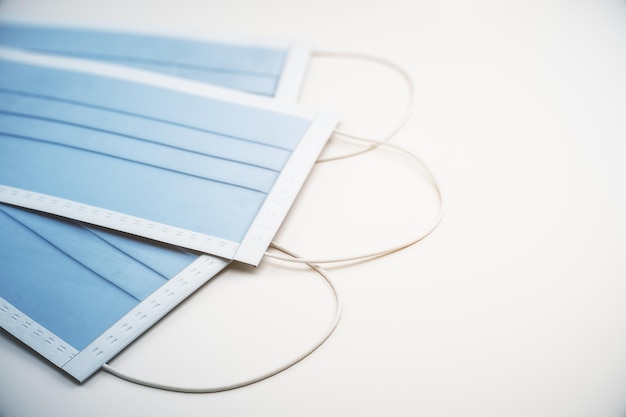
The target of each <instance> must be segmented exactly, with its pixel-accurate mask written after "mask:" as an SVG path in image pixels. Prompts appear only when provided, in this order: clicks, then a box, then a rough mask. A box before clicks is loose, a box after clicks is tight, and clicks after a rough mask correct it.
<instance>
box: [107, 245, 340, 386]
mask: <svg viewBox="0 0 626 417" xmlns="http://www.w3.org/2000/svg"><path fill="white" fill-rule="evenodd" d="M271 247H273V248H274V249H276V250H278V251H280V252H283V253H285V254H287V255H289V256H290V257H293V258H297V255H295V254H294V253H292V252H291V251H289V250H287V249H285V248H283V247H281V246H279V245H276V244H272V245H271ZM305 263H306V264H307V265H308V266H309V267H311V268H312V269H313V270H315V271H316V272H317V273H318V274H320V275H321V276H322V278H324V280H325V281H326V283H327V284H328V286H329V287H330V289H331V290H332V292H333V295H334V298H335V303H336V307H335V315H334V317H333V319H332V321H331V323H330V326H329V327H328V329H327V330H326V332H325V333H324V334H323V335H322V337H321V338H320V339H319V340H317V341H316V342H314V344H313V345H312V346H311V347H309V348H308V349H307V350H306V351H305V352H304V353H302V354H300V355H299V356H297V357H296V358H294V359H292V360H291V361H289V362H287V363H286V364H284V365H282V366H280V367H278V368H276V369H274V370H271V371H269V372H266V373H264V374H262V375H259V376H257V377H254V378H250V379H247V380H244V381H241V382H237V383H234V384H230V385H222V386H216V387H206V388H203V387H199V388H196V387H180V386H173V385H167V384H162V383H159V382H152V381H146V380H143V379H141V378H138V377H135V376H132V375H128V374H126V373H124V372H122V371H120V370H118V369H116V368H114V367H112V366H111V365H109V364H104V365H102V370H103V371H106V372H108V373H110V374H111V375H114V376H116V377H118V378H121V379H123V380H126V381H128V382H132V383H134V384H138V385H143V386H145V387H149V388H156V389H161V390H166V391H173V392H182V393H195V394H207V393H216V392H222V391H229V390H234V389H237V388H242V387H245V386H248V385H252V384H255V383H257V382H260V381H263V380H265V379H267V378H270V377H272V376H274V375H277V374H279V373H281V372H282V371H284V370H286V369H288V368H290V367H292V366H293V365H295V364H297V363H298V362H300V361H302V360H303V359H304V358H306V357H307V356H309V355H310V354H311V353H313V352H314V351H315V350H317V348H319V347H320V346H321V345H322V344H323V343H324V342H325V341H326V340H328V338H329V337H330V336H331V335H332V334H333V332H334V331H335V329H336V328H337V325H338V324H339V321H340V320H341V313H342V310H343V305H342V301H341V297H340V295H339V291H338V290H337V288H336V287H335V285H334V284H333V281H332V279H331V278H330V276H329V275H328V272H327V271H325V270H324V269H323V268H322V267H320V266H318V265H313V264H309V263H307V262H305Z"/></svg>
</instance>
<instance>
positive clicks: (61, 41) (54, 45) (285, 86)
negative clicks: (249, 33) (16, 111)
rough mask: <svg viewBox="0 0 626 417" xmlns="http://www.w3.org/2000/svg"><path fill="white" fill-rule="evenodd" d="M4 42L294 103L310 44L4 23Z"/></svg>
mask: <svg viewBox="0 0 626 417" xmlns="http://www.w3.org/2000/svg"><path fill="white" fill-rule="evenodd" d="M0 45H2V46H5V47H13V48H20V49H24V50H29V51H34V52H39V53H45V54H52V55H59V56H67V57H74V58H83V59H89V60H95V61H101V62H107V63H111V64H117V65H123V66H126V67H130V68H136V69H141V70H147V71H152V72H156V73H161V74H166V75H172V76H176V77H181V78H185V79H188V80H193V81H199V82H202V83H208V84H213V85H218V86H222V87H227V88H232V89H236V90H241V91H245V92H248V93H253V94H258V95H263V96H268V97H273V98H278V99H284V100H288V101H294V100H295V99H296V96H297V93H298V91H299V86H300V83H301V81H302V76H303V75H304V69H305V66H306V63H307V61H308V57H309V48H308V46H307V45H304V44H302V43H287V42H278V41H272V42H270V41H265V42H259V41H255V42H251V41H249V42H248V41H240V40H232V39H227V38H219V39H218V38H214V39H204V40H194V39H185V38H173V37H165V36H158V35H151V34H142V33H130V32H113V31H104V30H101V31H98V30H92V29H78V28H68V27H52V26H41V25H27V24H19V23H8V22H0Z"/></svg>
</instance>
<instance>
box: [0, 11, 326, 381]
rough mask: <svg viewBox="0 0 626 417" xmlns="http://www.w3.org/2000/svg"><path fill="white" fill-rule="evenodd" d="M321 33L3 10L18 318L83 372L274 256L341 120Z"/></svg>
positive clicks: (10, 288)
mask: <svg viewBox="0 0 626 417" xmlns="http://www.w3.org/2000/svg"><path fill="white" fill-rule="evenodd" d="M308 56H309V49H308V47H307V46H306V45H301V44H290V43H276V42H259V41H253V42H249V41H242V40H232V39H223V38H219V39H218V38H214V39H203V40H201V41H199V40H190V39H175V38H170V37H157V36H152V35H145V34H137V33H116V32H108V31H94V30H83V29H74V28H63V27H41V26H30V25H22V24H15V23H2V24H0V233H1V235H2V238H1V239H0V258H1V259H0V264H1V265H2V268H1V272H0V326H1V327H3V328H4V329H5V330H7V331H8V332H9V333H11V334H12V335H14V336H15V337H17V338H18V339H20V340H21V341H22V342H24V343H25V344H26V345H28V346H30V347H31V348H32V349H34V350H35V351H37V352H38V353H39V354H41V355H42V356H43V357H45V358H46V359H48V360H50V361H51V362H52V363H54V364H55V365H57V366H58V367H60V368H61V369H63V370H64V371H66V372H67V373H69V374H70V375H72V376H73V377H74V378H76V379H77V380H79V381H83V380H85V379H86V378H88V377H89V376H90V375H92V374H93V372H95V371H96V370H98V369H100V367H101V366H102V365H103V364H104V363H106V362H107V361H108V360H109V359H111V358H112V357H113V356H114V355H116V354H117V353H118V352H120V351H121V350H122V349H123V348H124V347H125V346H127V345H128V344H129V343H131V342H132V341H133V340H134V339H136V338H137V337H138V336H139V335H140V334H142V333H143V332H144V331H145V330H147V329H148V328H149V327H150V326H151V325H153V324H154V323H155V322H156V321H157V320H159V319H160V318H161V317H163V315H165V314H166V313H167V312H168V311H170V310H171V309H172V308H173V307H174V306H176V305H177V304H178V303H180V302H181V301H182V300H184V299H185V298H186V297H187V296H189V295H190V294H191V293H192V292H193V291H195V290H196V289H197V288H198V287H200V286H201V285H202V284H204V283H205V282H206V281H207V280H209V279H210V278H212V277H214V276H215V275H216V274H217V273H219V271H221V270H222V269H223V268H225V267H226V266H227V265H228V264H229V263H230V262H231V261H233V260H235V261H241V262H245V263H248V264H252V265H257V264H258V263H259V262H260V260H261V258H262V256H263V254H264V252H265V250H266V249H267V247H268V245H269V243H270V242H271V240H272V238H273V236H274V234H275V233H276V231H277V230H278V228H279V227H280V224H281V222H282V221H283V219H284V217H285V215H286V214H287V212H288V210H289V207H290V206H291V204H292V203H293V201H294V199H295V198H296V196H297V194H298V192H299V190H300V188H301V187H302V184H303V183H304V181H305V179H306V177H307V175H308V173H309V171H310V169H311V167H312V166H313V164H314V163H315V160H316V158H317V156H318V155H319V153H320V151H321V149H322V148H323V146H324V145H325V143H326V141H327V140H328V138H329V136H330V134H331V133H332V131H333V129H334V127H335V124H336V121H337V119H336V117H335V116H334V115H332V114H328V113H324V112H319V111H317V110H314V109H308V108H303V107H300V106H297V105H295V104H293V102H294V101H295V98H296V97H297V94H298V90H299V87H300V84H301V82H302V80H303V77H304V71H305V69H306V66H307V60H308Z"/></svg>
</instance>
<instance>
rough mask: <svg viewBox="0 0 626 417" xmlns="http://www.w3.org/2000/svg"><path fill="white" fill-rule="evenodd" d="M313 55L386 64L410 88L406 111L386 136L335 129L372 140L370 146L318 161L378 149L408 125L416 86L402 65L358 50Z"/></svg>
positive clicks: (322, 52)
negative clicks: (374, 136)
mask: <svg viewBox="0 0 626 417" xmlns="http://www.w3.org/2000/svg"><path fill="white" fill-rule="evenodd" d="M312 56H313V57H314V58H340V59H351V60H358V61H367V62H373V63H375V64H379V65H382V66H385V67H387V68H389V69H391V70H393V71H394V72H396V73H398V74H399V75H400V76H401V77H402V79H403V80H404V81H405V83H406V85H407V89H408V97H407V100H406V104H405V106H404V111H403V112H402V114H401V115H400V118H399V119H398V121H397V122H396V124H395V126H394V127H393V129H391V130H390V131H389V132H388V133H387V134H386V135H385V136H383V137H382V138H378V139H376V138H363V137H361V136H358V135H354V134H351V133H349V132H346V131H344V130H341V129H335V130H333V133H334V134H336V135H340V136H343V137H346V138H349V139H355V140H365V141H370V146H368V147H367V148H365V149H361V150H359V151H355V152H350V153H346V154H342V155H337V156H331V157H327V158H319V159H318V160H317V162H318V163H322V162H331V161H338V160H341V159H346V158H350V157H353V156H357V155H361V154H364V153H366V152H369V151H371V150H373V149H376V148H377V147H378V146H380V142H386V141H388V140H390V139H391V138H393V137H394V136H395V135H396V134H397V133H398V132H399V131H400V130H401V129H402V128H403V127H404V126H405V125H406V123H407V122H408V120H409V117H410V116H411V113H412V110H413V101H414V97H415V87H414V84H413V80H412V79H411V76H410V75H409V73H408V72H407V71H406V70H405V69H404V68H402V67H401V66H400V65H398V64H395V63H393V62H391V61H389V60H387V59H384V58H380V57H377V56H375V55H368V54H363V53H356V52H333V51H313V53H312Z"/></svg>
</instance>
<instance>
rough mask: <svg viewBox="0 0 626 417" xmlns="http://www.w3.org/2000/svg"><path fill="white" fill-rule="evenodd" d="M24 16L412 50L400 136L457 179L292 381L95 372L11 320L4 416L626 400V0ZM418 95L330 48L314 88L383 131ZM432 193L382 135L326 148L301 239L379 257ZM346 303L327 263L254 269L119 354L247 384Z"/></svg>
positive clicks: (12, 4) (364, 270)
mask: <svg viewBox="0 0 626 417" xmlns="http://www.w3.org/2000/svg"><path fill="white" fill-rule="evenodd" d="M0 16H1V17H3V18H14V19H21V20H29V21H38V22H49V23H76V24H81V25H88V26H99V27H112V28H125V29H131V28H135V29H145V30H152V31H163V32H165V33H170V34H195V35H202V34H203V33H227V34H235V35H245V36H264V37H268V36H269V37H275V38H283V39H284V38H287V39H298V40H306V41H310V42H311V43H312V44H313V45H314V47H315V48H316V49H322V50H343V51H351V52H363V53H370V54H373V55H377V56H381V57H384V58H388V59H391V60H393V61H395V62H397V63H398V64H400V65H402V66H403V67H405V68H406V69H407V70H408V71H409V72H410V74H411V75H412V77H413V78H414V81H415V83H416V87H417V90H416V93H417V95H416V105H415V108H414V111H413V117H412V118H411V120H410V122H409V124H408V125H407V127H406V128H405V129H404V130H403V131H402V132H401V133H400V134H399V135H398V136H397V137H396V138H395V139H394V143H398V144H402V145H404V146H406V147H408V148H410V149H411V150H412V151H414V152H416V153H418V154H419V155H421V156H422V157H423V158H424V159H425V160H426V161H427V162H428V163H429V165H430V166H431V168H432V169H433V171H434V172H435V173H436V175H437V177H438V179H439V181H440V183H441V186H442V188H443V191H444V195H445V199H446V214H445V219H444V222H443V223H442V225H441V227H440V228H439V229H438V230H437V231H436V233H435V234H434V235H432V236H431V237H430V238H428V239H427V240H426V241H424V242H422V243H421V244H419V245H417V246H415V247H412V248H410V249H408V250H405V251H403V252H400V253H397V254H394V255H393V256H389V257H386V258H384V259H379V260H375V261H371V262H366V263H362V264H358V265H353V266H350V267H342V268H333V269H331V272H332V273H333V275H334V277H335V279H336V281H337V285H338V287H339V288H340V290H341V291H342V294H343V296H344V300H345V305H344V307H345V313H344V318H343V321H342V322H341V323H340V325H339V328H338V330H337V332H336V333H335V334H334V335H333V336H332V337H331V339H330V340H329V341H328V342H327V343H326V344H325V345H324V346H322V348H321V349H320V350H319V351H317V352H315V353H314V354H313V355H312V356H310V357H309V358H307V359H306V360H305V361H303V362H302V363H300V364H298V365H296V366H295V367H293V368H291V369H289V370H287V371H286V372H284V373H282V374H280V375H279V376H277V377H274V378H271V379H269V380H267V381H264V382H261V383H259V384H256V385H253V386H250V387H247V388H243V389H239V390H236V391H231V392H226V393H221V394H211V395H189V394H176V393H170V392H163V391H156V390H151V389H148V388H144V387H139V386H135V385H132V384H129V383H127V382H124V381H121V380H118V379H116V378H115V377H113V376H111V375H109V374H106V373H98V374H96V375H95V376H93V377H92V378H91V379H89V380H88V381H87V382H85V383H84V384H82V385H79V384H76V383H75V382H73V380H71V379H70V378H68V377H66V376H65V375H64V374H63V373H62V372H60V371H58V370H56V369H55V368H54V367H53V366H51V365H48V364H47V362H46V361H45V360H42V359H40V358H39V357H38V356H37V355H36V354H34V353H32V352H30V351H29V350H28V349H26V348H24V347H23V345H22V344H20V343H19V342H16V341H15V340H14V339H12V338H11V337H9V336H8V335H7V334H6V333H2V334H0V352H1V354H0V370H1V371H0V415H1V416H2V417H21V416H24V417H32V416H43V415H49V416H61V415H63V416H85V415H89V416H94V417H95V416H111V415H115V416H137V415H142V416H144V415H145V416H148V415H150V416H153V417H157V416H174V415H176V416H206V415H213V416H251V415H255V416H360V417H365V416H383V415H385V416H480V417H492V416H493V417H496V416H497V417H500V416H508V417H511V416H533V417H538V416H550V417H554V416H568V417H577V416H580V417H583V416H594V417H596V416H620V417H623V416H624V415H626V326H625V325H626V302H625V300H626V257H625V256H624V249H625V248H626V221H625V219H624V213H625V209H626V198H625V197H626V188H625V186H624V180H625V179H626V168H625V167H624V165H623V162H624V159H625V157H626V142H625V134H626V119H625V118H624V115H625V114H626V81H625V79H626V76H625V74H626V2H624V1H623V0H586V1H583V0H569V1H566V0H562V1H560V0H526V1H515V0H501V1H495V0H493V1H488V0H475V1H470V0H463V1H462V0H447V1H435V0H430V1H426V0H413V1H400V0H387V1H384V2H383V1H356V0H333V1H330V0H320V1H315V2H296V1H285V0H270V1H263V2H261V1H259V2H253V1H250V0H233V1H227V2H225V1H200V0H198V1H190V0H188V1H176V2H173V1H170V2H165V1H159V2H155V1H148V0H146V1H135V2H127V1H107V2H95V1H78V0H77V1H55V2H50V1H43V0H42V1H7V0H1V1H0ZM405 98H406V90H405V88H404V86H403V84H402V80H401V79H400V78H399V77H398V76H397V75H395V74H393V73H391V72H388V71H387V70H385V69H384V68H381V67H378V66H376V65H373V64H368V63H355V62H349V61H343V60H329V59H322V58H318V59H315V60H314V61H313V62H312V64H311V66H310V71H309V74H308V75H307V78H306V83H305V87H304V92H303V95H302V98H301V102H303V103H307V104H311V105H315V106H320V107H326V108H329V109H331V110H336V111H338V112H339V114H341V116H342V120H343V121H344V122H345V124H344V126H343V127H344V128H345V129H346V130H348V129H350V130H352V131H355V132H357V133H362V134H368V135H371V136H376V135H381V134H383V133H384V132H385V130H386V128H387V127H388V126H390V125H392V124H393V123H394V120H395V117H397V115H398V113H399V112H400V111H401V110H402V101H403V100H404V99H405ZM339 150H341V147H340V146H337V145H335V146H334V147H333V149H330V150H329V152H337V151H339ZM432 212H433V196H432V194H431V193H430V191H429V190H428V188H427V187H426V186H425V185H424V184H423V181H422V180H421V179H420V177H419V175H418V173H417V171H416V170H415V169H414V167H413V166H412V165H411V164H410V163H408V162H406V160H405V159H404V158H402V157H399V156H397V155H395V154H393V153H390V152H384V151H379V152H373V153H370V154H368V155H367V156H364V157H360V158H356V159H351V160H349V161H345V162H337V163H332V164H325V165H321V166H318V167H317V168H316V169H315V171H314V173H313V175H312V177H311V179H310V181H309V182H308V183H307V184H306V187H305V189H304V190H303V193H302V195H301V196H300V198H299V200H298V201H297V203H296V206H295V207H294V209H293V211H292V213H291V215H290V217H289V218H288V220H287V222H286V223H285V225H284V227H283V229H282V230H281V232H280V235H279V236H278V240H279V241H280V242H282V243H283V244H284V245H285V246H288V247H290V248H293V249H294V250H297V251H298V252H300V253H301V254H302V255H307V256H308V255H328V256H332V255H340V254H343V253H347V252H348V253H356V252H357V251H359V250H361V249H369V248H376V247H382V246H383V245H385V243H392V242H394V241H396V240H402V239H403V238H404V237H406V236H410V235H411V234H412V233H414V230H419V229H420V228H424V227H426V225H427V224H428V222H429V220H430V217H429V216H431V215H432ZM377 245H379V246H377ZM332 311H333V303H332V298H331V295H330V293H329V292H328V290H327V288H326V287H325V285H324V284H323V281H321V279H319V278H318V277H317V276H316V275H315V274H313V273H311V272H302V271H299V270H297V269H296V270H293V269H287V268H285V266H284V265H283V264H281V263H276V262H270V261H267V262H263V263H262V265H261V266H260V267H259V268H258V269H254V268H247V267H240V266H236V267H234V268H230V269H229V271H228V272H227V273H225V274H223V275H222V276H220V277H219V278H217V279H215V280H214V281H212V282H210V283H209V284H208V285H206V286H205V287H203V288H202V289H201V290H200V291H198V292H197V293H196V294H195V295H194V296H192V297H191V298H190V299H188V300H187V301H186V302H185V303H184V304H183V305H182V306H180V307H179V308H178V309H176V310H175V311H174V312H172V313H171V314H170V315H169V316H168V317H167V318H166V319H165V320H163V321H162V322H161V323H159V324H158V325H157V326H155V327H154V328H153V329H152V330H151V331H150V332H149V333H148V334H146V335H145V336H144V337H142V338H141V339H139V340H138V341H137V342H136V343H134V344H133V345H132V346H131V347H129V348H128V349H127V350H126V351H124V352H123V353H121V354H120V355H119V356H118V357H117V358H116V359H115V360H114V361H113V362H112V365H114V366H116V367H118V368H120V369H123V370H125V371H127V372H129V373H130V372H132V373H134V374H136V375H140V376H143V377H146V378H151V379H154V380H159V381H162V382H166V383H171V384H176V383H178V384H182V385H189V386H212V385H221V384H225V383H231V382H237V381H238V380H240V379H243V378H247V377H251V376H254V375H256V374H258V373H261V372H264V371H266V370H268V369H270V368H272V367H274V366H276V365H278V364H280V363H282V362H283V361H284V360H285V359H287V358H290V357H291V356H292V355H295V354H297V353H299V352H300V350H301V349H303V348H304V347H305V346H307V345H308V343H310V342H311V341H313V340H314V339H315V338H316V336H317V335H319V333H321V332H322V330H323V329H324V327H325V325H326V323H327V322H328V321H329V320H330V317H331V315H332Z"/></svg>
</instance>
